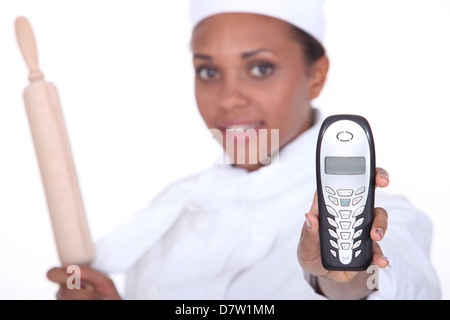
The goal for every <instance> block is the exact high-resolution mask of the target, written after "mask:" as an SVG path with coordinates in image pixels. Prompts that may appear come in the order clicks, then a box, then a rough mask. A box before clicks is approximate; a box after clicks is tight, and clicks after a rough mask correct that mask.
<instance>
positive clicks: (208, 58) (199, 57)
mask: <svg viewBox="0 0 450 320" xmlns="http://www.w3.org/2000/svg"><path fill="white" fill-rule="evenodd" d="M194 59H202V60H208V61H212V59H213V58H212V57H211V56H208V55H206V54H199V53H196V54H194Z"/></svg>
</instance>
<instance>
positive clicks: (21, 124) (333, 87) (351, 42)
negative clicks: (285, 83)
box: [0, 0, 450, 299]
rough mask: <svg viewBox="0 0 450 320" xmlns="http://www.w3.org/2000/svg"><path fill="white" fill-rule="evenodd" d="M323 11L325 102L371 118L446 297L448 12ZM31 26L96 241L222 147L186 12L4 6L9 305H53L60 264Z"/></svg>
mask: <svg viewBox="0 0 450 320" xmlns="http://www.w3.org/2000/svg"><path fill="white" fill-rule="evenodd" d="M326 14H327V20H328V23H327V33H326V39H325V46H326V47H327V49H328V53H329V56H330V59H331V70H330V74H329V79H328V82H327V85H326V87H325V89H324V92H323V94H322V96H321V97H320V98H319V99H318V100H317V101H316V105H317V106H319V107H320V108H321V109H322V110H323V111H324V112H325V113H326V114H331V113H344V112H349V113H358V114H362V115H364V116H365V117H366V118H368V119H369V121H370V122H371V125H372V129H373V132H374V136H375V142H376V147H377V161H378V166H381V167H384V168H386V169H387V170H388V171H389V172H390V177H391V186H390V187H389V189H390V190H391V191H392V192H395V193H397V192H399V193H402V194H405V195H407V196H408V198H409V199H410V200H411V201H412V202H413V203H414V204H415V205H416V206H418V207H419V208H421V209H422V210H424V211H425V212H426V213H427V214H428V215H429V217H430V218H431V219H432V221H433V223H434V234H433V235H434V237H433V247H432V252H431V259H432V261H433V264H434V266H435V268H436V270H437V272H438V275H439V278H440V280H441V283H442V292H443V298H445V299H449V298H450V274H449V273H450V272H449V271H448V270H450V241H449V237H448V234H449V231H448V230H449V229H448V228H449V225H450V215H449V213H450V210H449V207H450V206H449V204H448V203H447V202H446V200H448V197H449V194H448V193H447V191H448V190H449V187H448V186H449V184H450V181H449V180H450V179H449V178H450V174H449V161H450V158H449V153H450V152H449V138H450V133H449V131H448V127H449V126H450V123H449V122H448V120H447V119H448V116H449V115H450V113H449V110H450V96H449V92H450V81H449V73H450V62H449V61H450V35H449V34H450V19H449V18H450V2H449V1H448V0H339V1H334V0H330V1H329V2H328V4H327V8H326ZM20 15H23V16H26V17H27V18H28V19H29V21H30V22H31V24H32V27H33V29H34V32H35V34H36V38H37V41H38V49H39V54H40V65H41V69H42V71H43V72H44V74H45V75H46V79H47V80H48V81H51V82H53V83H54V84H55V85H56V87H57V88H58V90H59V94H60V97H61V102H62V107H63V111H64V114H65V117H66V124H67V128H68V131H69V136H70V139H71V144H72V149H73V152H74V155H75V162H76V166H77V171H78V176H79V180H80V184H81V189H82V193H83V197H84V201H85V207H86V211H87V213H88V220H89V224H90V228H91V232H92V236H93V238H94V239H98V238H99V237H100V236H102V235H104V234H105V233H106V232H108V231H109V230H111V229H112V228H114V227H115V226H117V225H119V224H120V223H121V222H123V221H124V220H125V219H127V218H128V217H129V216H130V215H132V214H133V213H135V212H136V211H137V210H139V209H140V208H142V207H143V206H145V205H146V204H147V203H148V202H149V201H150V200H151V198H152V197H154V196H155V195H156V194H157V193H158V192H160V191H161V190H162V189H163V188H164V187H166V186H167V185H169V184H170V183H172V182H174V181H176V180H177V179H179V178H182V177H184V176H186V175H189V174H192V173H195V172H198V171H200V170H202V169H203V168H205V167H206V166H207V165H209V164H210V163H212V161H213V159H215V157H216V156H217V154H218V152H219V149H218V147H217V146H216V143H215V142H214V141H213V140H212V138H210V135H209V133H208V131H207V130H206V127H205V126H204V124H203V122H202V120H201V118H200V117H199V114H198V112H197V110H196V106H195V101H194V96H193V70H192V66H191V56H190V51H189V37H190V30H189V20H188V14H187V2H186V1H182V0H178V1H146V0H133V1H124V0H121V1H118V0H113V1H112V0H108V1H106V0H95V1H87V0H77V1H56V0H53V1H51V0H38V1H36V0H15V1H1V2H0V150H1V154H0V155H1V156H0V288H1V290H0V299H53V298H54V294H55V292H56V285H55V284H53V283H50V282H49V281H47V279H46V276H45V274H46V271H47V270H48V269H49V268H50V267H52V266H56V265H58V264H59V261H58V258H57V255H56V249H55V245H54V242H53V236H52V231H51V228H50V220H49V217H48V213H47V207H46V203H45V198H44V193H43V189H42V185H41V181H40V176H39V171H38V167H37V162H36V158H35V155H34V149H33V145H32V141H31V135H30V131H29V127H28V123H27V118H26V114H25V110H24V106H23V100H22V91H23V89H24V88H25V87H26V86H27V84H28V80H27V76H28V72H27V69H26V67H25V63H24V61H23V59H22V56H21V55H20V52H19V50H18V47H17V44H16V40H15V36H14V21H15V19H16V17H18V16H20ZM388 232H389V231H388ZM421 236H422V235H421V234H417V237H421Z"/></svg>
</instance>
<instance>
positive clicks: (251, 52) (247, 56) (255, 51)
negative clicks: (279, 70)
mask: <svg viewBox="0 0 450 320" xmlns="http://www.w3.org/2000/svg"><path fill="white" fill-rule="evenodd" d="M261 52H270V53H275V52H274V51H273V50H270V49H266V48H262V49H258V50H254V51H249V52H244V53H242V54H241V58H242V59H247V58H249V57H251V56H254V55H256V54H258V53H261Z"/></svg>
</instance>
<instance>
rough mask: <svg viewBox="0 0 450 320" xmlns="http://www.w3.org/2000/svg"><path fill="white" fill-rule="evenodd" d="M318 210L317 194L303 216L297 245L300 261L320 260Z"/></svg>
mask: <svg viewBox="0 0 450 320" xmlns="http://www.w3.org/2000/svg"><path fill="white" fill-rule="evenodd" d="M318 215H319V210H318V205H317V192H316V194H315V195H314V200H313V203H312V206H311V209H310V211H309V212H308V213H306V214H305V223H304V225H303V229H302V234H301V237H300V242H299V245H298V256H299V260H300V261H304V262H312V261H315V260H317V259H320V238H319V219H318Z"/></svg>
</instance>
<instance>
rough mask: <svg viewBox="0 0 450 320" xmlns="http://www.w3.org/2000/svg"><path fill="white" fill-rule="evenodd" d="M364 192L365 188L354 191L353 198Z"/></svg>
mask: <svg viewBox="0 0 450 320" xmlns="http://www.w3.org/2000/svg"><path fill="white" fill-rule="evenodd" d="M364 191H366V188H364V187H361V188H359V189H358V190H356V192H355V196H357V195H359V194H361V193H363V192H364Z"/></svg>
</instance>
